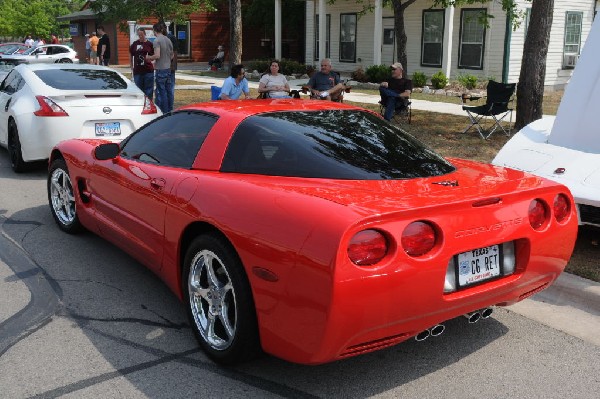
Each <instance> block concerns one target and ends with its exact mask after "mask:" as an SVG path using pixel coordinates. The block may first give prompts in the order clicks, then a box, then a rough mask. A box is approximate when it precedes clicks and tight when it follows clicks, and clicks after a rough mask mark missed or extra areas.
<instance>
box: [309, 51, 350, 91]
mask: <svg viewBox="0 0 600 399" xmlns="http://www.w3.org/2000/svg"><path fill="white" fill-rule="evenodd" d="M306 86H307V87H308V88H309V89H310V97H311V98H320V99H322V100H334V101H338V100H340V94H341V93H342V91H343V90H344V89H345V86H344V84H343V83H342V82H341V81H340V75H338V74H336V73H334V72H332V71H331V60H330V59H329V58H325V59H323V60H321V70H320V71H319V72H315V73H314V74H313V75H312V77H311V78H310V80H309V81H308V83H307V84H306Z"/></svg>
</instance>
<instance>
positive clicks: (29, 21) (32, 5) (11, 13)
mask: <svg viewBox="0 0 600 399" xmlns="http://www.w3.org/2000/svg"><path fill="white" fill-rule="evenodd" d="M83 3H84V0H0V10H2V18H0V35H1V36H9V37H24V36H26V35H29V34H31V35H33V36H40V37H44V38H48V37H49V36H50V35H51V34H53V33H55V34H59V35H65V34H67V33H68V28H66V27H61V25H60V23H59V22H58V21H57V20H56V17H58V16H61V15H65V14H69V13H71V12H73V11H76V10H79V9H80V8H81V7H82V5H83Z"/></svg>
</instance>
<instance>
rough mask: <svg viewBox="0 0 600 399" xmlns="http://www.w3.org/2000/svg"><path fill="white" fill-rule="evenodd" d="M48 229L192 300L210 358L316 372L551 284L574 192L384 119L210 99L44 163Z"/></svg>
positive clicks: (284, 103)
mask: <svg viewBox="0 0 600 399" xmlns="http://www.w3.org/2000/svg"><path fill="white" fill-rule="evenodd" d="M48 199H49V203H50V208H51V210H52V214H53V216H54V218H55V220H56V222H57V223H58V226H59V227H60V228H61V229H62V230H64V231H66V232H68V233H75V232H77V231H79V230H81V229H82V228H86V229H88V230H91V231H92V232H94V233H96V234H98V235H100V236H102V237H104V238H105V239H107V240H109V241H111V242H113V243H114V244H115V245H117V246H119V247H120V248H122V249H123V250H125V251H127V252H128V253H130V254H131V255H132V256H134V257H135V258H136V259H138V260H139V261H140V262H141V263H143V264H144V265H146V266H147V267H149V268H150V269H151V270H153V271H154V272H155V273H156V274H158V275H159V276H160V277H161V278H162V279H163V280H164V281H165V282H166V284H168V286H169V287H170V288H171V289H172V290H173V291H174V292H175V293H176V294H177V295H178V296H179V297H180V298H181V299H182V301H183V302H184V303H185V304H186V309H187V311H188V314H189V318H190V322H191V325H192V327H193V329H194V332H195V333H196V336H197V338H198V341H199V343H200V345H201V346H202V347H203V349H204V350H205V352H206V353H207V355H208V356H210V357H211V358H212V359H213V360H215V361H216V362H219V363H222V364H233V363H237V362H240V361H243V360H247V359H249V358H251V357H252V356H254V355H256V354H257V353H259V352H260V349H262V350H264V351H265V352H267V353H270V354H272V355H275V356H278V357H280V358H283V359H286V360H289V361H292V362H298V363H304V364H319V363H324V362H329V361H334V360H338V359H343V358H346V357H349V356H354V355H358V354H361V353H366V352H370V351H374V350H377V349H381V348H385V347H388V346H390V345H394V344H397V343H399V342H401V341H404V340H406V339H409V338H411V337H416V338H417V339H425V338H427V336H429V335H438V334H440V333H441V332H442V331H443V330H444V326H443V324H442V323H443V322H444V321H446V320H449V319H452V318H455V317H458V316H461V315H466V316H468V317H469V318H470V321H472V322H473V321H476V320H477V319H478V318H479V317H487V316H489V314H490V313H491V309H492V308H491V306H494V305H498V306H504V305H510V304H512V303H515V302H517V301H520V300H522V299H524V298H526V297H528V296H530V295H533V294H534V293H536V292H538V291H540V290H542V289H544V288H546V287H548V285H550V284H551V283H552V282H553V281H554V280H555V279H556V278H557V277H558V275H559V274H560V273H561V272H562V271H563V269H564V267H565V265H566V263H567V261H568V260H569V257H570V255H571V252H572V250H573V246H574V243H575V239H576V234H577V216H576V214H575V207H574V206H573V198H572V197H571V194H570V192H569V191H568V189H567V188H566V187H564V186H562V185H560V184H558V183H555V182H552V181H550V180H546V179H544V178H540V177H536V176H533V175H529V174H526V173H522V172H519V171H516V170H511V169H505V168H502V167H498V166H492V165H487V164H481V163H476V162H470V161H465V160H459V159H449V160H447V159H444V158H442V157H441V156H439V155H437V154H436V153H434V152H433V151H431V150H429V149H427V148H425V147H424V146H423V145H422V144H421V143H419V142H418V141H416V140H415V139H414V138H413V137H412V136H410V135H408V134H405V133H404V132H402V131H401V130H399V129H397V128H396V127H394V126H392V125H390V124H388V123H387V122H385V121H384V120H383V119H381V118H380V117H379V116H377V115H375V114H374V113H372V112H370V111H366V110H363V109H361V108H358V107H352V106H348V105H343V104H335V103H331V102H322V101H308V100H303V101H299V100H264V101H263V100H252V101H217V102H210V103H202V104H195V105H190V106H186V107H184V108H181V109H179V110H178V111H176V112H173V113H172V114H168V115H165V116H163V117H161V118H159V119H156V120H154V121H152V122H150V123H148V124H147V125H145V126H144V127H142V128H141V129H139V130H138V131H136V132H135V133H133V134H132V135H130V136H129V137H128V138H127V139H125V140H124V141H123V142H122V143H121V144H115V143H109V142H107V141H103V140H90V139H87V140H86V139H76V140H68V141H64V142H62V143H60V144H59V145H58V146H57V147H55V148H54V150H53V152H52V155H51V158H50V171H49V177H48Z"/></svg>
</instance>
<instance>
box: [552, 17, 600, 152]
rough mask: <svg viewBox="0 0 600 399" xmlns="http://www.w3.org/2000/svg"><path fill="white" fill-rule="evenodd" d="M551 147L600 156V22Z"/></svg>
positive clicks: (565, 97) (565, 100) (599, 20)
mask: <svg viewBox="0 0 600 399" xmlns="http://www.w3.org/2000/svg"><path fill="white" fill-rule="evenodd" d="M548 143H549V144H554V145H557V146H562V147H566V148H572V149H574V150H579V151H582V152H588V153H594V154H600V18H596V19H595V21H594V23H593V24H592V29H591V31H590V34H589V35H588V37H587V40H586V41H585V45H584V47H583V51H582V52H581V56H580V57H579V61H578V62H577V65H576V66H575V70H574V71H573V75H572V77H571V80H570V81H569V84H568V85H567V88H566V89H565V94H564V95H563V98H562V101H561V103H560V106H559V107H558V112H557V113H556V121H555V122H554V127H553V128H552V132H551V133H550V136H549V138H548Z"/></svg>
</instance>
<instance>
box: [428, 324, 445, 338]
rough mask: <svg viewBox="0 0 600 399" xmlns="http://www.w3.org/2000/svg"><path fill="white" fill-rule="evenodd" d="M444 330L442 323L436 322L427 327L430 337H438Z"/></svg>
mask: <svg viewBox="0 0 600 399" xmlns="http://www.w3.org/2000/svg"><path fill="white" fill-rule="evenodd" d="M445 330H446V326H444V325H443V324H437V325H435V326H433V327H431V328H430V329H429V334H430V335H431V336H432V337H439V336H440V335H442V334H443V333H444V331H445Z"/></svg>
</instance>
